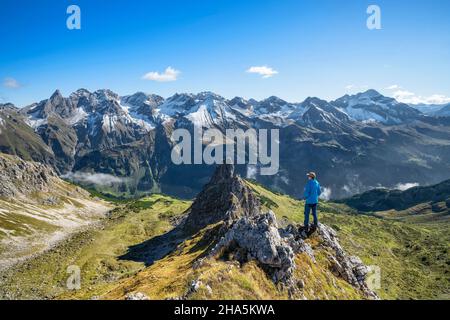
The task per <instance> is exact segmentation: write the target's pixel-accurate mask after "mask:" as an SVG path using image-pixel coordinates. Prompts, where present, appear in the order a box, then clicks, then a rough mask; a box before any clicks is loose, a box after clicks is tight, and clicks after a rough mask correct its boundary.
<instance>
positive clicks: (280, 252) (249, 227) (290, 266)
mask: <svg viewBox="0 0 450 320" xmlns="http://www.w3.org/2000/svg"><path fill="white" fill-rule="evenodd" d="M225 251H237V255H236V256H235V259H238V260H241V261H248V260H257V261H258V262H259V263H260V264H261V265H262V266H263V267H264V268H265V269H266V271H268V272H269V274H271V276H272V279H273V281H274V282H275V283H280V282H282V283H284V284H288V285H290V284H291V281H292V276H293V272H294V269H295V261H294V250H293V249H292V247H291V246H290V245H289V244H288V243H287V242H286V241H285V239H283V238H282V237H281V236H280V233H279V231H278V225H277V221H276V218H275V214H274V213H273V212H271V211H270V212H268V213H266V214H258V215H255V216H250V217H242V218H240V219H239V220H237V221H236V222H235V223H234V224H233V226H232V227H231V228H230V229H229V230H228V232H227V233H226V234H225V236H223V237H222V239H221V240H220V241H219V243H218V244H217V245H216V247H215V248H214V249H213V250H212V251H211V256H216V255H221V254H223V253H224V252H225Z"/></svg>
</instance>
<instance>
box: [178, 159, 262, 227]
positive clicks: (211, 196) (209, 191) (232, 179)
mask: <svg viewBox="0 0 450 320" xmlns="http://www.w3.org/2000/svg"><path fill="white" fill-rule="evenodd" d="M260 209H261V205H260V202H259V199H258V198H257V197H256V196H255V195H254V194H253V192H252V191H251V190H250V188H249V187H248V186H247V185H246V183H245V182H244V181H243V180H242V179H241V178H240V177H239V176H238V175H236V173H235V170H234V166H233V165H231V164H223V165H220V166H219V167H218V168H217V169H216V172H215V173H214V175H213V176H212V178H211V181H210V182H209V183H208V184H207V185H206V186H205V187H204V189H203V191H202V192H200V194H199V195H198V196H197V198H196V200H195V201H194V203H193V204H192V206H191V208H190V209H189V210H188V217H187V218H186V221H185V223H184V228H185V229H186V230H188V231H191V232H195V231H199V230H201V229H202V228H204V227H206V226H207V225H210V224H214V223H217V222H220V221H225V222H226V223H229V224H231V223H232V222H233V221H235V220H237V219H238V218H240V217H244V216H255V215H258V214H260Z"/></svg>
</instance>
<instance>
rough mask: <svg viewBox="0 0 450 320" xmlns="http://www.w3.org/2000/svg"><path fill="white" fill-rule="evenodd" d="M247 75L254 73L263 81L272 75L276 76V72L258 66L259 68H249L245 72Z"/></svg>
mask: <svg viewBox="0 0 450 320" xmlns="http://www.w3.org/2000/svg"><path fill="white" fill-rule="evenodd" d="M247 72H248V73H256V74H259V75H261V76H262V77H263V78H264V79H267V78H270V77H273V76H274V75H276V74H278V71H276V70H274V69H273V68H270V67H268V66H260V67H250V68H249V69H248V70H247Z"/></svg>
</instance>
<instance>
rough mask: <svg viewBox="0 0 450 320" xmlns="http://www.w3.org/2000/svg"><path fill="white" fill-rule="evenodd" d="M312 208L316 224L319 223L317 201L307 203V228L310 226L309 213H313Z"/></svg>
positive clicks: (305, 224)
mask: <svg viewBox="0 0 450 320" xmlns="http://www.w3.org/2000/svg"><path fill="white" fill-rule="evenodd" d="M311 209H312V214H313V217H314V225H316V226H317V225H318V224H319V219H318V218H317V203H315V204H305V223H304V226H305V228H309V214H310V213H311Z"/></svg>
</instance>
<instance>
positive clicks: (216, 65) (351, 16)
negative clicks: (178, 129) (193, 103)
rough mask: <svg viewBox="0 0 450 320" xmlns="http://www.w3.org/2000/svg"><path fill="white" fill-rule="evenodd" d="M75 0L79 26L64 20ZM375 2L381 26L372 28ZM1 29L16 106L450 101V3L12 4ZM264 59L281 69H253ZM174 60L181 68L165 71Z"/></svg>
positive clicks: (8, 86) (89, 0) (9, 0)
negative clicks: (137, 100) (177, 97)
mask: <svg viewBox="0 0 450 320" xmlns="http://www.w3.org/2000/svg"><path fill="white" fill-rule="evenodd" d="M71 4H76V5H78V6H79V7H80V9H81V30H68V29H67V27H66V19H67V17H68V14H66V9H67V7H68V6H69V5H71ZM370 4H376V5H378V6H379V7H380V8H381V13H382V16H381V19H382V20H381V22H382V29H381V30H369V29H368V28H367V27H366V20H367V17H368V15H367V13H366V9H367V7H368V6H369V5H370ZM0 32H1V37H0V39H1V41H0V46H1V48H0V81H1V86H0V102H1V101H3V102H6V101H10V102H13V103H15V104H16V105H18V106H24V105H26V104H29V103H32V102H34V101H39V100H42V99H45V98H47V97H49V96H50V95H51V94H52V92H53V91H54V90H55V89H57V88H58V89H60V90H61V91H62V92H63V94H65V95H68V94H69V93H70V92H72V91H74V90H76V89H78V88H81V87H83V88H87V89H89V90H96V89H100V88H109V89H111V90H113V91H115V92H118V93H119V94H121V95H124V94H130V93H134V92H136V91H144V92H148V93H156V94H160V95H162V96H164V97H167V96H170V95H172V94H174V93H175V92H201V91H214V92H216V93H218V94H221V95H224V96H225V97H228V98H232V97H234V96H243V97H247V98H250V97H253V98H257V99H262V98H265V97H268V96H270V95H277V96H279V97H281V98H283V99H286V100H289V101H293V102H295V101H302V100H303V99H305V98H306V97H308V96H318V97H321V98H324V99H334V98H337V97H339V96H342V95H344V94H345V93H349V92H350V93H352V92H357V91H364V90H365V89H367V88H375V89H377V90H380V91H381V92H383V93H385V94H387V95H391V96H396V97H398V98H399V99H401V100H405V101H411V102H413V101H427V102H437V101H441V102H446V101H447V100H448V98H447V97H450V76H449V75H450V1H447V0H440V1H439V0H395V1H394V0H386V1H381V0H372V1H366V0H303V1H301V0H283V1H280V0H241V1H237V0H236V1H231V0H196V1H194V0H183V1H181V0H180V1H179V0H164V1H163V0H161V1H152V0H147V1H122V0H114V1H111V0H95V1H93V0H71V1H65V0H58V1H54V0H40V1H31V0H29V1H24V0H2V1H1V4H0ZM264 66H266V67H268V68H271V69H269V71H270V70H272V71H274V72H277V73H275V74H273V75H272V76H270V77H266V78H264V77H263V76H262V75H261V74H258V73H249V72H246V71H248V70H249V68H251V67H264ZM168 67H172V68H173V69H174V70H175V71H179V73H177V72H175V74H170V72H169V74H168V75H166V76H165V77H164V76H163V77H162V78H161V75H162V74H164V72H165V70H166V69H167V68H168ZM256 70H259V69H256ZM151 72H158V74H156V75H155V74H153V75H152V74H150V75H148V76H147V79H144V78H143V76H144V75H146V74H148V73H151ZM151 79H153V80H151ZM161 79H162V80H174V81H163V82H162V81H155V80H161ZM388 87H391V89H387V88H388ZM448 101H449V102H450V100H448Z"/></svg>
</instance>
